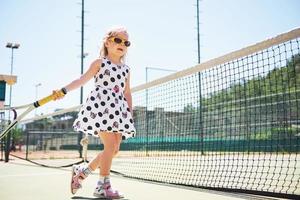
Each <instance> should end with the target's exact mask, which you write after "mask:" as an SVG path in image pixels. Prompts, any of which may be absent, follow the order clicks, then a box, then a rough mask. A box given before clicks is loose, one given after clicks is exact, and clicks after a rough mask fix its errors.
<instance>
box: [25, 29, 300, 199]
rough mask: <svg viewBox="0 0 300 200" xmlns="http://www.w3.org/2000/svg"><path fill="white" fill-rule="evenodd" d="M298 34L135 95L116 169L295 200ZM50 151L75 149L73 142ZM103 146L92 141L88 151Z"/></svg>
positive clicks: (299, 190)
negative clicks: (130, 127) (129, 132)
mask: <svg viewBox="0 0 300 200" xmlns="http://www.w3.org/2000/svg"><path fill="white" fill-rule="evenodd" d="M299 37H300V29H295V30H293V31H290V32H288V33H284V34H281V35H279V36H277V37H274V38H271V39H268V40H266V41H263V42H260V43H257V44H255V45H252V46H249V47H246V48H243V49H241V50H239V51H235V52H232V53H229V54H226V55H224V56H221V57H219V58H216V59H213V60H210V61H207V62H204V63H202V64H199V65H197V66H195V67H192V68H188V69H186V70H183V71H180V72H176V73H174V74H171V75H169V76H166V77H163V78H160V79H157V80H154V81H151V82H149V83H146V84H142V85H140V86H137V87H135V88H132V94H133V105H134V112H133V115H134V123H135V126H136V130H137V134H136V137H135V138H132V139H129V140H125V141H124V142H123V143H122V145H121V150H122V152H121V153H120V155H119V156H118V157H117V158H116V159H115V160H114V164H113V170H114V171H117V172H120V173H121V174H124V175H126V176H128V177H132V178H138V179H145V180H151V181H158V182H164V183H172V184H180V185H187V186H192V187H197V188H209V189H216V190H225V191H238V192H246V193H254V194H262V195H268V196H277V197H286V198H296V197H299V195H300V156H299V151H300V47H299V40H300V38H299ZM76 109H77V108H76ZM72 112H74V109H73V111H72ZM68 113H69V114H68ZM68 113H66V115H67V116H72V114H70V113H71V111H70V110H69V111H68ZM67 120H69V121H72V120H74V116H73V117H71V118H69V119H65V122H67ZM60 121H64V120H63V119H61V120H60ZM68 128H70V127H69V126H68V125H66V126H65V127H64V128H63V130H69V129H68ZM29 132H30V131H29ZM57 135H59V133H57ZM62 135H64V134H62ZM66 135H67V134H65V136H66ZM71 135H72V134H71ZM65 136H64V137H65ZM61 137H63V136H61ZM70 137H74V136H70ZM50 138H54V137H53V136H52V137H50ZM56 144H58V145H57V147H56V148H55V149H60V150H61V149H74V148H78V146H77V144H78V140H77V139H76V138H75V139H73V140H72V142H70V143H67V142H65V141H62V142H57V143H56ZM99 144H100V143H99V142H98V141H92V142H90V143H89V149H96V148H98V147H97V145H99Z"/></svg>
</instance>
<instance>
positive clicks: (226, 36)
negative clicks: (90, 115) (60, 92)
mask: <svg viewBox="0 0 300 200" xmlns="http://www.w3.org/2000/svg"><path fill="white" fill-rule="evenodd" d="M299 8H300V0H202V1H200V13H199V16H200V43H201V48H200V52H201V62H205V61H207V60H210V59H213V58H216V57H219V56H222V55H224V54H227V53H229V52H232V51H235V50H238V49H241V48H244V47H246V46H249V45H252V44H255V43H257V42H260V41H263V40H265V39H267V38H270V37H274V36H276V35H278V34H281V33H284V32H288V31H290V30H292V29H295V28H299V27H300V12H299ZM196 23H197V21H196V0H151V1H150V0H148V1H146V0H109V1H101V0H85V29H84V31H85V47H84V49H85V53H88V56H87V57H86V58H85V59H84V71H86V70H87V69H88V67H89V65H90V63H91V62H92V61H93V60H95V59H97V58H98V56H99V48H100V45H101V39H102V37H103V36H104V34H105V32H106V30H107V29H109V28H110V27H112V26H116V25H121V26H125V27H126V28H127V30H128V32H129V39H130V41H131V43H132V46H131V47H130V48H129V50H128V51H129V52H128V57H127V59H126V62H127V65H129V66H130V68H131V80H130V81H131V87H135V86H138V85H140V84H143V83H145V81H146V67H155V68H160V69H161V70H154V69H152V70H148V80H149V81H151V80H154V79H157V78H160V77H162V76H166V75H168V74H170V73H172V72H170V71H180V70H183V69H187V68H189V67H193V66H195V65H196V64H197V62H198V59H197V29H196V26H197V24H196ZM7 42H13V43H19V44H20V48H19V49H17V50H15V51H14V65H13V75H16V76H17V77H18V78H17V83H16V84H15V85H14V86H13V91H12V106H20V105H23V104H28V103H31V102H33V101H35V100H36V96H37V98H38V99H39V98H42V97H44V96H47V95H49V94H51V92H52V90H54V89H59V88H61V87H63V86H65V85H67V84H68V83H70V82H71V81H72V80H74V79H76V78H79V77H80V70H81V64H80V52H81V49H80V45H81V1H80V0H63V1H61V0H44V1H38V0H27V1H22V0H0V74H7V75H8V74H10V70H11V50H10V49H8V48H5V45H6V43H7ZM163 69H164V70H170V71H164V70H163ZM38 84H41V85H40V86H36V85H38ZM92 88H93V81H92V80H91V81H90V82H89V83H87V84H86V85H85V86H84V97H86V96H87V94H88V92H89V91H90V90H91V89H92ZM6 91H7V92H6V102H5V104H8V102H9V87H7V88H6ZM36 93H37V95H36ZM84 99H85V98H84ZM79 103H80V90H79V89H78V90H75V91H72V92H70V93H68V95H67V96H66V97H65V98H64V99H63V100H60V101H56V102H50V103H49V104H47V105H45V106H42V107H40V108H38V110H37V111H36V112H35V113H34V114H37V115H40V114H47V113H51V112H53V111H54V110H55V109H57V108H69V107H72V106H76V105H79ZM133 104H134V102H133ZM34 114H33V113H31V114H30V115H29V116H33V115H34Z"/></svg>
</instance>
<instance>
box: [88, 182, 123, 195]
mask: <svg viewBox="0 0 300 200" xmlns="http://www.w3.org/2000/svg"><path fill="white" fill-rule="evenodd" d="M94 196H95V197H98V198H109V199H122V198H124V196H123V195H122V194H120V193H119V192H118V191H117V190H113V189H112V188H111V184H110V182H106V183H102V182H100V181H99V182H98V184H97V187H96V189H95V191H94Z"/></svg>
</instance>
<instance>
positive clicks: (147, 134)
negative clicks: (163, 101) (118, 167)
mask: <svg viewBox="0 0 300 200" xmlns="http://www.w3.org/2000/svg"><path fill="white" fill-rule="evenodd" d="M146 83H148V67H146ZM148 123H149V120H148V89H146V156H148V143H149V142H148V140H149V138H148V137H149V133H148V131H149V128H148Z"/></svg>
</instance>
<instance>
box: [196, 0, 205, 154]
mask: <svg viewBox="0 0 300 200" xmlns="http://www.w3.org/2000/svg"><path fill="white" fill-rule="evenodd" d="M199 24H200V17H199V0H197V44H198V46H197V47H198V64H200V62H201V57H200V27H199ZM198 82H199V111H198V112H199V134H198V137H200V138H198V139H199V140H200V144H201V154H202V155H203V154H204V133H203V109H202V92H201V72H198ZM198 144H199V143H198Z"/></svg>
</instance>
